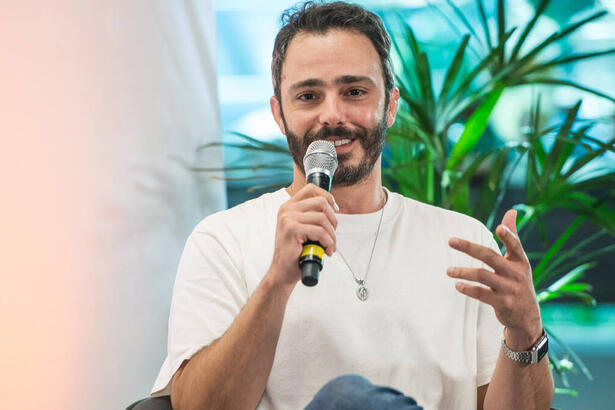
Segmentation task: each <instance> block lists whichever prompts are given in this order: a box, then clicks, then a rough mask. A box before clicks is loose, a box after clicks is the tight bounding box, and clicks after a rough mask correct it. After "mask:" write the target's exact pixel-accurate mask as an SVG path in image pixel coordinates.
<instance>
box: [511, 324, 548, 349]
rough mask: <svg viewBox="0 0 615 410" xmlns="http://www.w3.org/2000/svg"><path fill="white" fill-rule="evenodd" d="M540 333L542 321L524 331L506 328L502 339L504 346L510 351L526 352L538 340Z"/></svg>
mask: <svg viewBox="0 0 615 410" xmlns="http://www.w3.org/2000/svg"><path fill="white" fill-rule="evenodd" d="M542 331H543V326H542V321H539V322H538V323H536V324H535V325H533V326H531V327H529V328H526V329H518V328H510V327H507V328H505V330H504V339H505V340H506V345H507V346H508V347H509V348H510V349H512V350H516V351H522V350H527V349H529V348H530V347H531V346H533V345H534V344H535V343H536V342H537V341H538V339H540V337H541V336H542Z"/></svg>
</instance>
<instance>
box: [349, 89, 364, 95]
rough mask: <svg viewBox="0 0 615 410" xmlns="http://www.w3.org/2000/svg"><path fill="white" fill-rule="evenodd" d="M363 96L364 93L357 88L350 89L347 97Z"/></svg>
mask: <svg viewBox="0 0 615 410" xmlns="http://www.w3.org/2000/svg"><path fill="white" fill-rule="evenodd" d="M364 94H365V91H363V90H361V89H359V88H351V89H350V90H348V95H350V96H352V97H360V96H362V95H364Z"/></svg>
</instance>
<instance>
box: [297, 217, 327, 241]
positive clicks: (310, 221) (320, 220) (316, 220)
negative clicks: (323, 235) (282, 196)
mask: <svg viewBox="0 0 615 410" xmlns="http://www.w3.org/2000/svg"><path fill="white" fill-rule="evenodd" d="M293 216H294V218H295V220H296V221H297V222H299V223H300V224H303V225H317V226H321V227H323V228H324V229H325V230H326V231H327V233H328V234H329V236H331V237H332V238H335V228H334V227H333V225H332V224H331V222H330V221H329V218H327V216H326V215H325V214H324V213H322V212H297V213H296V214H295V215H293Z"/></svg>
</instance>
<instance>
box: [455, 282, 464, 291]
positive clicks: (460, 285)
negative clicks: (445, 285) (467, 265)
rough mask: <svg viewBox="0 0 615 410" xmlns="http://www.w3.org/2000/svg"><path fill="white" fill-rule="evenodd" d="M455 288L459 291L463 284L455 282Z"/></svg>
mask: <svg viewBox="0 0 615 410" xmlns="http://www.w3.org/2000/svg"><path fill="white" fill-rule="evenodd" d="M455 287H456V288H457V290H461V289H463V284H462V283H461V282H457V283H455Z"/></svg>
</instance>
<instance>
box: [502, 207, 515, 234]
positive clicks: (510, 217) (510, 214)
mask: <svg viewBox="0 0 615 410" xmlns="http://www.w3.org/2000/svg"><path fill="white" fill-rule="evenodd" d="M502 225H504V226H505V227H507V228H508V229H510V231H511V232H512V233H514V234H515V235H517V211H516V210H514V209H509V210H508V211H506V213H505V214H504V218H502Z"/></svg>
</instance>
